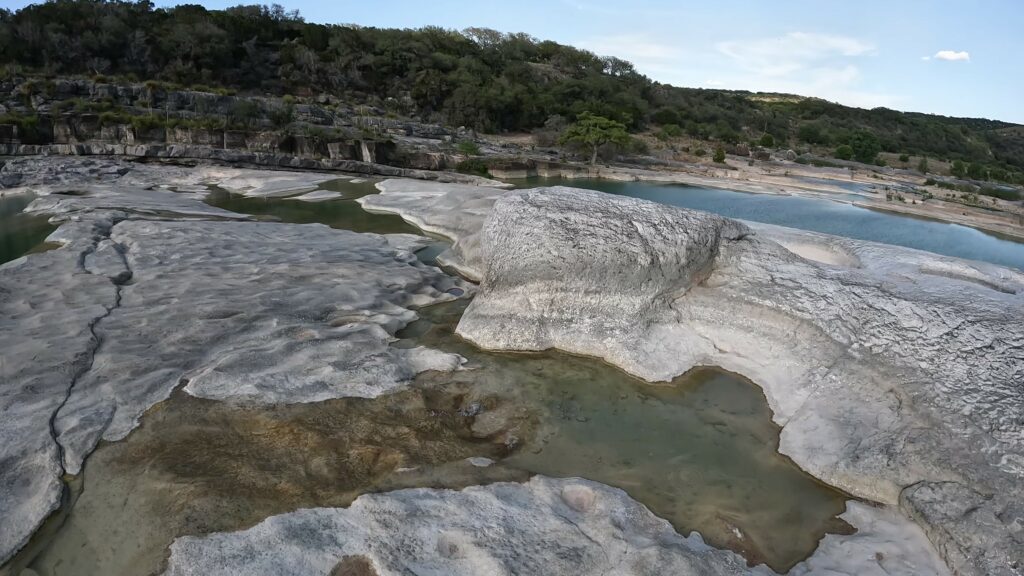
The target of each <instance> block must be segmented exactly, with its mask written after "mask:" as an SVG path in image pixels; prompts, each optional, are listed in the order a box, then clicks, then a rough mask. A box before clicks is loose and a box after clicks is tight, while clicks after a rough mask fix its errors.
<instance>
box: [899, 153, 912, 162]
mask: <svg viewBox="0 0 1024 576" xmlns="http://www.w3.org/2000/svg"><path fill="white" fill-rule="evenodd" d="M900 162H903V163H904V164H906V163H907V162H910V156H909V155H907V154H900Z"/></svg>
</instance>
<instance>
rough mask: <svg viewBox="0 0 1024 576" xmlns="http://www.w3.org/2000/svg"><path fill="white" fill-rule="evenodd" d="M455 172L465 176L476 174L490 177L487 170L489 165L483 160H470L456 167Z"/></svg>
mask: <svg viewBox="0 0 1024 576" xmlns="http://www.w3.org/2000/svg"><path fill="white" fill-rule="evenodd" d="M455 171H456V172H461V173H463V174H476V175H477V176H490V175H491V173H490V172H489V171H488V170H487V163H486V162H484V161H483V159H481V158H468V159H466V160H463V161H462V162H459V163H458V164H456V165H455Z"/></svg>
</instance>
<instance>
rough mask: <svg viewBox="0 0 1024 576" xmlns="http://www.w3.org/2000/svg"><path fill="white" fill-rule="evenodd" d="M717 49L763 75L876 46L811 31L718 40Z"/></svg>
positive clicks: (781, 73)
mask: <svg viewBox="0 0 1024 576" xmlns="http://www.w3.org/2000/svg"><path fill="white" fill-rule="evenodd" d="M716 48H717V49H718V51H719V52H721V53H722V54H724V55H726V56H728V57H729V58H731V59H732V60H733V61H734V62H735V63H736V64H737V65H738V66H740V67H741V68H744V69H745V70H748V71H751V72H754V73H756V74H759V75H762V76H787V75H789V74H793V73H796V72H799V71H801V70H803V69H805V68H806V67H807V66H809V65H813V64H815V63H818V62H823V61H825V60H829V59H833V58H837V57H854V56H861V55H864V54H868V53H870V52H872V51H874V49H875V48H874V46H872V45H871V44H869V43H867V42H863V41H861V40H858V39H856V38H849V37H846V36H834V35H830V34H813V33H808V32H790V33H788V34H785V35H783V36H777V37H772V38H759V39H754V40H744V41H739V40H735V41H729V42H719V43H718V44H717V45H716Z"/></svg>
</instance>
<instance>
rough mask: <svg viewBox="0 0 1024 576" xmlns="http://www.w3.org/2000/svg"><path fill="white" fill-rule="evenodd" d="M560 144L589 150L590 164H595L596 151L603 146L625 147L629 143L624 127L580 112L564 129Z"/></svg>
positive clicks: (588, 113)
mask: <svg viewBox="0 0 1024 576" xmlns="http://www.w3.org/2000/svg"><path fill="white" fill-rule="evenodd" d="M559 142H560V143H562V144H575V145H578V146H584V147H586V148H589V149H590V151H591V154H590V163H591V164H592V165H593V164H597V151H598V149H599V148H601V146H604V145H605V144H618V145H620V146H621V145H625V144H626V143H628V142H629V134H628V133H627V132H626V126H625V125H624V124H622V123H621V122H616V121H615V120H609V119H608V118H605V117H603V116H595V115H593V114H591V113H590V112H581V113H580V114H579V116H577V117H576V122H575V123H573V124H571V125H570V126H569V127H568V128H566V129H565V132H564V133H563V134H562V137H561V138H560V139H559Z"/></svg>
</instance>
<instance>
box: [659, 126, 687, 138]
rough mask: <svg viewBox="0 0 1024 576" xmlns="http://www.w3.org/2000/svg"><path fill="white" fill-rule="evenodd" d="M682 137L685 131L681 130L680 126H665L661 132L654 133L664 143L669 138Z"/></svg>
mask: <svg viewBox="0 0 1024 576" xmlns="http://www.w3.org/2000/svg"><path fill="white" fill-rule="evenodd" d="M682 135H683V129H682V128H680V127H679V125H678V124H665V125H664V126H662V127H661V130H658V131H657V132H655V133H654V137H655V138H657V139H658V140H661V141H663V142H664V141H665V140H668V139H669V138H675V137H676V136H682Z"/></svg>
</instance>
